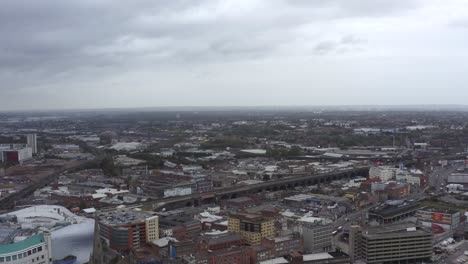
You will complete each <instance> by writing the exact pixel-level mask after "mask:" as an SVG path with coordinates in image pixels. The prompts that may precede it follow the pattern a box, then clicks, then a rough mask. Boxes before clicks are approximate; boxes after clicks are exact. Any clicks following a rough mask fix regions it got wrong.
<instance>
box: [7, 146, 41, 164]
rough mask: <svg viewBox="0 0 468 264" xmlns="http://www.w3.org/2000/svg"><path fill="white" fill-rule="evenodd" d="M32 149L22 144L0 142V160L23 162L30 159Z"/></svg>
mask: <svg viewBox="0 0 468 264" xmlns="http://www.w3.org/2000/svg"><path fill="white" fill-rule="evenodd" d="M32 154H33V152H32V149H31V148H30V147H27V146H26V145H24V144H0V162H10V163H20V164H21V163H23V162H24V161H27V160H29V159H32Z"/></svg>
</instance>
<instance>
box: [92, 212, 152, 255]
mask: <svg viewBox="0 0 468 264" xmlns="http://www.w3.org/2000/svg"><path fill="white" fill-rule="evenodd" d="M97 216H98V218H99V225H100V226H99V229H100V235H101V237H102V238H104V239H105V240H106V241H108V244H109V246H110V248H112V249H115V250H130V249H133V248H138V247H140V245H142V244H145V243H148V242H152V241H154V240H157V239H159V218H158V216H155V215H153V214H151V213H149V212H144V211H136V210H133V209H118V210H113V211H107V212H99V213H98V215H97Z"/></svg>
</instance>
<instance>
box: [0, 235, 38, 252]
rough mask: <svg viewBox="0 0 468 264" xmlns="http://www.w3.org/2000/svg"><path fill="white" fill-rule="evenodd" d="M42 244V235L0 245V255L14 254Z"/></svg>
mask: <svg viewBox="0 0 468 264" xmlns="http://www.w3.org/2000/svg"><path fill="white" fill-rule="evenodd" d="M42 243H45V239H44V235H42V234H39V235H35V236H32V237H29V238H26V239H25V240H22V241H20V242H17V243H13V244H6V245H0V255H5V254H10V253H15V252H18V251H21V250H24V249H27V248H30V247H33V246H35V245H39V244H42Z"/></svg>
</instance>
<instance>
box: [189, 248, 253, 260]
mask: <svg viewBox="0 0 468 264" xmlns="http://www.w3.org/2000/svg"><path fill="white" fill-rule="evenodd" d="M196 263H197V264H218V263H226V264H227V263H229V264H250V263H251V262H250V258H249V255H248V254H246V247H231V248H225V249H220V250H216V251H207V252H205V253H203V254H198V255H196Z"/></svg>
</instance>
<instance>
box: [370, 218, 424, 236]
mask: <svg viewBox="0 0 468 264" xmlns="http://www.w3.org/2000/svg"><path fill="white" fill-rule="evenodd" d="M422 235H432V233H431V231H428V230H425V229H422V228H420V227H419V226H417V225H416V224H415V223H412V222H403V223H397V224H389V225H384V226H378V227H369V228H368V229H367V230H363V236H365V237H368V238H371V239H382V238H383V239H385V238H391V237H395V236H398V237H412V236H422Z"/></svg>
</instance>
